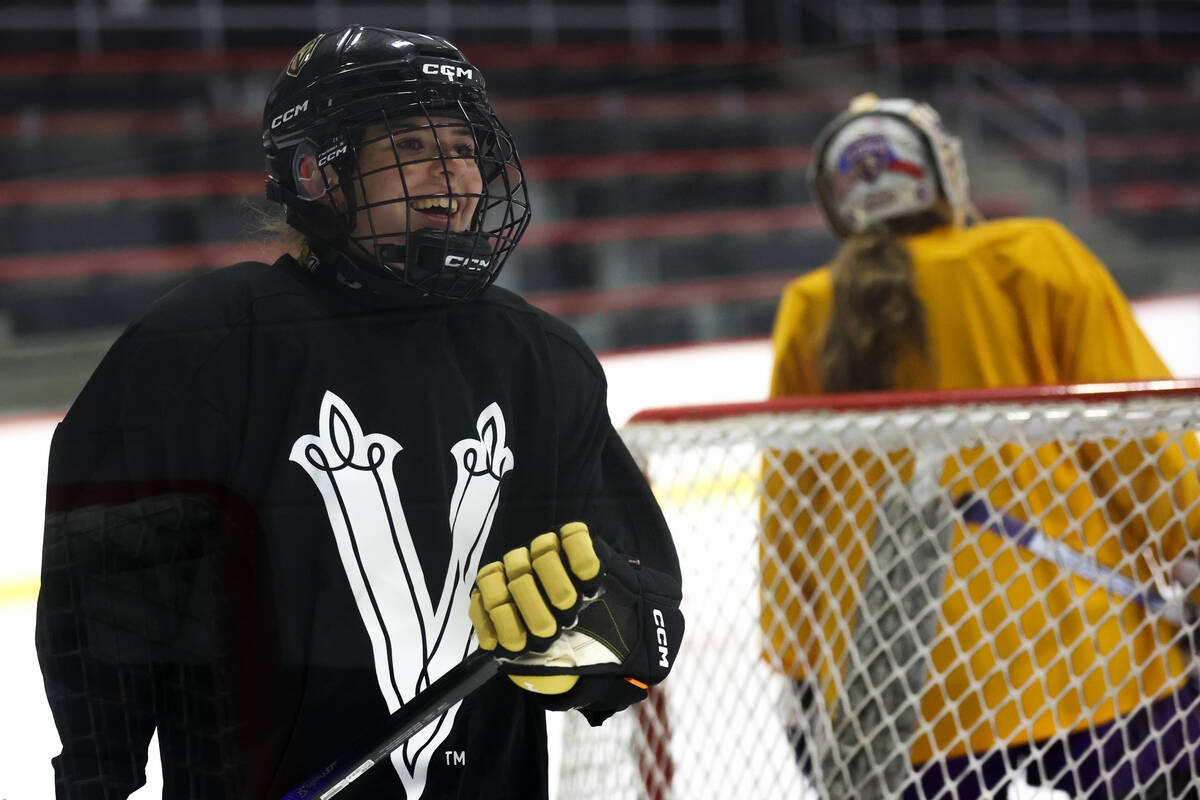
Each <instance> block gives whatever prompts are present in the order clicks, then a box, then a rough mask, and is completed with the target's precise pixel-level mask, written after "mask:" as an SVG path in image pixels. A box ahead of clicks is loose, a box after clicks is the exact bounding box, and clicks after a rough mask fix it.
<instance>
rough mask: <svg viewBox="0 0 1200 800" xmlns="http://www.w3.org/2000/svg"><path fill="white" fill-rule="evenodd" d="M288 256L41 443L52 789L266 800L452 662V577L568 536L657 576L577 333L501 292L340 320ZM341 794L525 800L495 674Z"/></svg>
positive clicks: (116, 378)
mask: <svg viewBox="0 0 1200 800" xmlns="http://www.w3.org/2000/svg"><path fill="white" fill-rule="evenodd" d="M358 294H361V293H356V292H354V291H351V290H334V289H333V287H331V286H329V285H327V283H326V282H325V281H324V280H322V279H320V278H318V277H317V276H315V275H313V274H310V273H309V272H308V271H307V270H306V269H305V268H304V267H301V266H300V265H299V264H298V263H297V262H295V261H294V260H292V259H291V258H290V257H286V256H285V257H284V258H281V259H280V260H279V261H278V262H276V263H275V264H274V265H266V264H258V263H245V264H239V265H236V266H233V267H229V268H226V269H223V270H218V271H215V272H213V273H209V274H206V275H204V276H202V277H199V278H197V279H195V280H193V281H190V282H189V283H187V284H185V285H184V286H182V287H180V288H179V289H177V290H175V291H174V292H172V293H170V294H168V295H167V296H166V297H164V298H163V299H161V300H160V301H158V302H157V303H156V304H155V305H154V306H153V307H152V308H151V310H150V311H149V312H148V314H147V315H146V316H145V317H144V318H143V319H142V320H141V321H140V322H138V323H136V324H135V325H133V326H132V327H131V328H130V329H129V330H128V331H126V333H125V334H124V335H123V336H122V337H121V338H120V339H119V340H118V341H117V342H116V343H115V344H114V346H113V347H112V349H111V351H110V352H109V353H108V355H107V356H106V357H105V359H104V361H103V362H102V364H101V365H100V367H99V368H98V369H97V371H96V373H95V374H94V375H93V377H92V378H91V380H90V381H89V382H88V384H87V386H86V387H85V389H84V390H83V392H82V393H81V395H80V396H79V398H78V400H77V401H76V403H75V404H74V406H73V407H72V408H71V409H70V411H69V412H68V414H67V415H66V417H65V419H64V420H63V422H62V423H61V424H60V425H59V427H58V430H57V432H56V434H55V437H54V442H53V446H52V449H51V455H50V485H49V488H48V493H47V521H46V539H45V550H44V555H43V575H42V582H43V583H42V593H41V596H40V598H39V603H38V633H37V643H38V651H39V657H40V659H41V663H42V668H43V673H44V676H45V681H46V686H47V694H48V696H49V698H50V701H51V706H52V709H53V711H54V714H55V717H56V722H57V724H58V726H59V730H60V732H61V733H62V736H63V740H64V741H63V752H62V754H61V755H60V756H59V757H58V758H56V759H55V770H56V779H57V781H58V784H59V796H60V797H106V798H107V797H114V796H119V797H124V796H125V794H127V793H128V792H130V791H132V790H133V789H135V788H136V786H137V785H139V784H140V783H141V782H142V780H143V777H142V770H143V768H144V764H145V759H146V745H147V742H148V741H149V739H150V736H151V734H152V732H153V731H154V730H155V729H157V731H158V736H159V743H160V749H161V751H162V753H163V768H164V781H165V791H164V796H165V797H168V798H184V797H186V798H209V797H212V798H217V797H219V798H233V797H237V798H242V797H245V798H251V797H252V798H256V799H258V800H262V799H263V798H273V797H278V796H280V795H282V794H283V793H285V792H286V791H288V790H289V789H291V788H293V786H295V785H296V784H297V783H299V782H300V781H301V780H303V779H304V778H305V777H307V776H308V774H309V773H311V772H313V771H314V770H315V769H317V768H318V767H320V766H321V765H322V764H325V763H328V762H330V761H332V760H333V759H334V758H335V757H337V756H339V755H342V754H344V753H345V752H346V750H347V748H348V747H350V745H352V744H353V743H354V742H355V741H356V740H358V739H359V738H360V737H361V735H362V733H363V732H364V731H369V730H373V729H375V728H376V727H377V726H378V725H380V724H381V723H382V722H383V721H384V720H385V718H386V717H387V716H388V715H389V714H390V713H391V712H393V711H395V710H396V709H397V708H399V707H400V706H401V705H402V704H403V703H405V702H406V701H407V700H409V699H410V698H411V697H412V696H413V695H414V694H415V693H416V692H418V691H420V690H421V689H423V688H424V687H426V686H427V685H428V684H429V683H430V682H431V681H432V680H434V679H436V678H437V677H438V676H440V675H441V674H443V673H444V672H445V671H447V670H448V669H449V668H450V667H452V666H453V665H454V664H456V663H458V662H459V661H460V660H461V659H462V658H463V657H464V656H465V655H466V654H467V653H468V652H469V651H471V650H473V649H474V648H475V646H476V645H475V642H474V639H473V636H472V629H471V625H470V622H469V620H468V615H467V605H468V594H469V590H470V586H471V582H472V581H473V579H474V576H475V573H476V571H477V569H478V567H479V566H480V565H481V564H483V563H486V562H488V561H492V560H496V559H498V558H499V557H500V555H501V554H502V553H504V552H505V551H507V550H508V549H511V548H513V547H517V546H520V545H522V544H525V543H527V542H528V541H529V540H530V539H531V538H532V537H534V536H536V535H537V534H539V533H543V532H545V531H549V530H554V529H555V528H556V527H557V526H559V525H561V524H563V523H565V522H568V521H572V520H583V521H585V522H587V523H588V524H589V526H590V527H591V529H592V531H593V533H594V535H596V536H598V537H600V538H603V539H605V540H607V541H608V542H609V543H610V544H611V545H613V546H614V547H615V548H616V549H617V550H619V551H621V552H623V553H626V554H628V555H629V556H630V557H635V558H637V559H640V561H641V563H642V565H643V568H645V569H650V570H657V571H660V572H662V573H664V574H666V575H667V576H669V577H670V578H672V579H673V580H674V581H678V579H679V565H678V562H677V559H676V555H675V551H674V548H673V546H672V544H671V541H670V536H669V533H668V531H667V528H666V524H665V522H664V520H663V517H662V514H661V512H660V511H659V509H658V506H657V504H656V503H655V501H654V498H653V496H652V495H651V493H650V491H649V488H648V486H647V484H646V482H645V480H644V478H643V477H642V475H641V474H640V472H639V470H638V469H637V466H636V465H635V463H634V462H633V459H632V458H631V457H630V455H629V453H628V451H627V450H626V449H625V447H624V445H623V444H622V442H621V441H620V439H619V438H618V436H617V434H616V433H615V431H614V429H613V427H612V424H611V422H610V420H609V418H608V414H607V409H606V385H605V380H604V375H603V372H602V370H601V367H600V365H599V362H598V361H597V360H596V358H595V356H594V355H593V354H592V353H591V352H590V350H589V349H588V348H587V347H586V345H585V344H584V343H583V342H582V340H581V339H580V338H579V337H578V335H577V334H576V333H575V332H574V331H572V330H571V329H570V328H569V327H568V326H566V325H565V324H563V323H562V322H560V321H558V320H556V319H555V318H553V317H551V316H550V315H548V314H546V313H544V312H542V311H540V310H538V309H535V308H533V307H531V306H529V305H528V304H526V303H525V302H524V301H522V300H521V299H519V298H518V297H517V296H515V295H513V294H512V293H510V292H508V291H506V290H503V289H500V288H498V287H494V286H493V287H492V288H490V289H488V290H487V291H486V292H485V293H484V294H483V295H482V296H481V297H479V298H477V299H475V300H473V301H471V302H466V303H464V302H456V301H446V300H438V299H436V298H429V297H423V296H418V295H416V294H413V295H410V296H400V297H395V298H392V299H390V300H389V301H387V302H378V301H376V302H374V303H373V304H371V305H367V304H364V303H363V302H361V301H360V300H358V299H356V296H357V295H358ZM391 761H392V763H391V764H382V765H379V766H377V767H376V768H375V769H374V770H373V771H372V772H371V773H369V774H368V775H367V776H366V777H365V778H363V779H361V780H360V781H359V782H357V783H355V784H354V785H353V786H351V787H350V788H349V789H347V790H346V792H345V794H344V795H343V796H345V797H347V798H348V799H349V798H354V797H393V798H400V797H407V798H409V800H415V798H479V797H487V798H489V800H502V798H537V797H544V796H545V795H546V791H547V790H546V761H547V755H546V732H545V721H544V715H543V712H542V710H541V709H540V708H539V706H538V705H537V704H536V700H535V697H534V696H533V695H530V694H528V693H526V692H523V691H521V690H519V689H518V688H517V687H516V686H514V685H513V684H512V683H511V682H509V681H506V680H496V681H492V682H491V683H489V684H488V685H486V686H485V687H484V688H483V689H482V690H480V691H478V692H476V693H475V694H474V695H472V696H471V697H469V698H468V699H467V700H465V701H464V702H463V703H462V704H461V705H460V706H459V707H457V708H455V709H452V710H451V711H450V712H448V713H447V715H446V716H445V717H444V718H443V719H442V720H440V721H439V722H437V723H435V724H431V725H430V726H428V727H427V728H426V729H425V730H424V731H423V732H422V733H421V734H419V735H418V736H417V737H415V738H414V739H413V740H411V741H410V742H409V743H408V744H407V745H406V746H405V747H404V748H402V749H401V750H398V751H397V752H396V753H395V754H394V755H393V757H392V760H391Z"/></svg>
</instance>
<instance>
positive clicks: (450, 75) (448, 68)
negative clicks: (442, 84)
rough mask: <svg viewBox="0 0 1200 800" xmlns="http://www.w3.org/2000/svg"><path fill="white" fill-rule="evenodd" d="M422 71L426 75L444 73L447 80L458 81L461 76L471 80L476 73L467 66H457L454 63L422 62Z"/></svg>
mask: <svg viewBox="0 0 1200 800" xmlns="http://www.w3.org/2000/svg"><path fill="white" fill-rule="evenodd" d="M421 72H424V73H425V74H426V75H442V76H444V77H445V78H446V79H447V80H452V81H456V80H458V79H459V78H466V79H467V80H471V79H473V78H474V73H473V72H472V71H471V70H469V69H467V68H466V67H456V66H454V65H453V64H432V63H428V64H422V65H421Z"/></svg>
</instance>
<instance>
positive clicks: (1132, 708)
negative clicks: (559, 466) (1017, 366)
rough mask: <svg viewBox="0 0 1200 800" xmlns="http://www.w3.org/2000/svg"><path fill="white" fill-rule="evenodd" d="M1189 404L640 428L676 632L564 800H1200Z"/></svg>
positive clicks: (1195, 514)
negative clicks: (673, 559)
mask: <svg viewBox="0 0 1200 800" xmlns="http://www.w3.org/2000/svg"><path fill="white" fill-rule="evenodd" d="M1198 429H1200V384H1196V383H1192V382H1174V383H1170V384H1159V385H1156V386H1151V385H1139V386H1134V387H1113V386H1104V387H1074V388H1064V389H1059V390H1029V391H1025V392H1021V391H1004V392H987V391H982V392H966V393H956V394H953V395H949V394H942V395H937V394H933V395H894V396H891V397H887V396H881V397H875V398H870V397H866V396H863V397H858V398H851V399H841V400H837V399H831V398H827V399H824V400H816V401H814V400H811V399H810V400H802V401H782V402H776V403H773V404H761V405H744V406H739V407H712V408H695V409H677V410H673V411H672V410H663V411H660V412H647V413H644V414H641V415H639V416H638V417H635V419H634V420H633V421H632V422H631V423H630V424H629V425H628V426H627V427H626V428H625V430H624V431H623V436H624V438H625V440H626V442H627V443H628V445H629V447H630V449H631V450H632V451H633V452H634V454H635V455H636V457H637V458H638V459H639V460H640V461H641V462H642V464H643V467H644V469H645V470H646V473H647V475H648V476H649V478H650V480H651V482H652V484H653V485H654V488H655V491H656V493H657V495H658V497H659V500H660V502H661V504H662V506H663V509H664V512H665V513H666V516H667V520H668V522H669V523H670V524H671V529H672V532H673V534H674V537H675V541H676V544H677V547H678V550H679V554H680V560H681V564H682V568H683V580H684V614H685V617H686V622H687V633H686V635H685V640H684V643H683V646H682V648H681V650H680V652H679V654H678V656H677V661H676V665H675V667H674V671H673V672H672V675H671V677H670V678H669V679H668V680H667V681H666V682H665V683H664V684H663V685H662V687H660V688H659V690H658V691H656V692H655V693H654V694H653V695H652V696H651V698H650V700H648V701H647V702H645V703H642V704H640V705H639V706H637V707H635V708H633V709H630V710H629V711H627V712H624V713H622V714H619V715H617V716H616V717H614V718H613V719H611V720H609V721H608V722H607V723H605V725H604V726H602V727H600V728H597V729H591V728H588V727H587V725H586V723H584V722H583V720H582V719H581V718H577V717H578V715H571V716H572V717H575V718H577V719H571V720H569V721H568V723H567V724H566V728H565V731H564V751H563V772H562V775H561V778H560V783H559V797H561V798H571V800H585V799H586V798H604V799H605V800H617V799H618V798H636V799H637V800H685V799H686V800H695V799H699V798H723V799H724V798H729V799H733V798H755V799H756V800H758V799H760V798H761V799H767V798H805V799H806V800H807V799H808V798H824V799H825V800H847V799H848V798H855V799H856V800H874V799H875V798H905V800H933V799H934V798H945V799H946V800H949V799H950V798H967V797H997V798H1045V800H1050V799H1051V798H1055V799H1056V800H1063V798H1110V797H1112V798H1117V797H1122V798H1124V797H1140V798H1152V797H1162V798H1171V799H1172V800H1176V799H1177V798H1187V797H1200V769H1198V768H1197V762H1198V761H1200V699H1198V695H1197V691H1196V685H1197V684H1196V681H1197V678H1196V677H1195V675H1194V674H1193V673H1197V674H1200V669H1197V667H1196V664H1197V662H1196V656H1195V655H1194V654H1193V650H1192V641H1191V639H1192V629H1193V628H1194V617H1193V609H1194V608H1195V603H1194V600H1195V599H1196V598H1197V597H1200V592H1198V591H1194V590H1195V587H1196V585H1197V583H1198V575H1197V573H1198V572H1200V570H1197V568H1196V566H1195V560H1194V556H1195V555H1196V554H1197V553H1200V546H1198V545H1200V480H1198V477H1197V468H1198V465H1200V445H1198V444H1197V440H1196V438H1195V432H1197V430H1198Z"/></svg>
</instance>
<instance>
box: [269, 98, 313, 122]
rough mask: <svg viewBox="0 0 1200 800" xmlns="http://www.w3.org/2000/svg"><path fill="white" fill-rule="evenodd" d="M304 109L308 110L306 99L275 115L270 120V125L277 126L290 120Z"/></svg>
mask: <svg viewBox="0 0 1200 800" xmlns="http://www.w3.org/2000/svg"><path fill="white" fill-rule="evenodd" d="M305 111H308V101H307V100H305V101H304V102H303V103H301V104H300V105H298V106H296V107H295V108H289V109H288V110H287V111H285V112H283V113H282V114H280V115H279V116H277V117H276V118H275V119H273V120H271V127H272V128H278V127H279V126H280V125H282V124H283V123H285V122H291V121H292V120H294V119H295V118H296V117H298V116H300V115H301V114H303V113H304V112H305Z"/></svg>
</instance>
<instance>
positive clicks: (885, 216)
mask: <svg viewBox="0 0 1200 800" xmlns="http://www.w3.org/2000/svg"><path fill="white" fill-rule="evenodd" d="M809 183H810V186H811V188H812V192H813V196H814V197H815V198H816V200H817V205H818V206H819V207H820V209H821V213H822V214H823V215H824V217H825V221H826V223H827V224H828V225H829V228H830V229H831V230H832V231H833V232H834V234H836V235H837V236H838V238H841V239H844V238H846V237H847V236H849V235H851V234H854V233H861V232H863V231H865V230H867V229H869V228H871V227H872V226H875V225H878V224H880V223H883V222H886V221H888V220H891V219H895V218H897V217H905V216H910V215H912V214H916V213H920V212H922V211H928V210H930V209H932V208H933V207H934V206H935V205H936V204H937V203H938V201H939V199H944V200H945V202H946V204H947V205H948V206H949V208H950V212H951V216H952V221H953V223H954V224H955V225H956V226H958V227H962V226H964V225H966V223H967V221H968V220H969V219H974V218H976V217H977V216H978V214H977V213H976V212H975V209H974V207H973V206H972V205H971V200H970V196H969V192H968V185H967V169H966V164H965V162H964V161H963V155H962V145H961V143H960V142H959V140H958V139H957V138H956V137H954V136H951V135H950V134H949V133H947V132H946V130H945V128H943V127H942V122H941V118H940V117H939V116H938V113H937V112H936V111H934V110H933V108H932V107H931V106H929V105H928V104H927V103H917V102H915V101H913V100H908V99H902V98H901V99H887V100H880V99H879V98H878V97H876V96H875V95H873V94H866V95H860V96H858V97H856V98H854V100H853V101H852V102H851V103H850V108H849V109H848V110H847V111H846V112H845V113H843V114H841V115H840V116H838V117H837V118H836V119H834V120H833V121H832V122H831V123H829V124H828V125H827V126H825V128H824V130H822V131H821V133H820V135H818V137H817V142H816V144H815V145H814V147H813V160H812V165H811V166H810V168H809Z"/></svg>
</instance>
